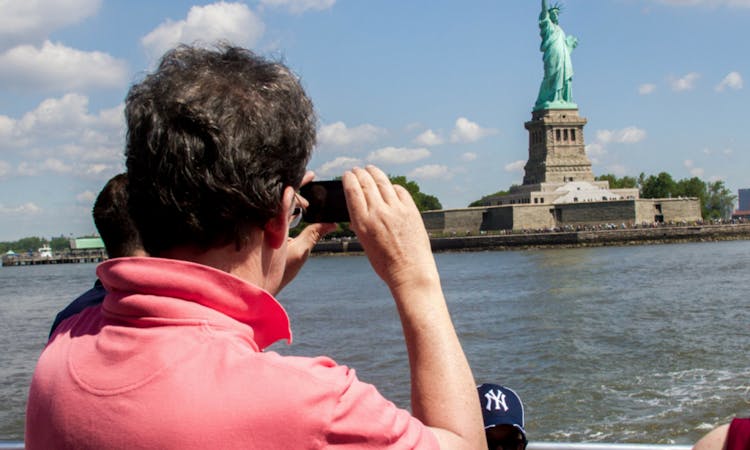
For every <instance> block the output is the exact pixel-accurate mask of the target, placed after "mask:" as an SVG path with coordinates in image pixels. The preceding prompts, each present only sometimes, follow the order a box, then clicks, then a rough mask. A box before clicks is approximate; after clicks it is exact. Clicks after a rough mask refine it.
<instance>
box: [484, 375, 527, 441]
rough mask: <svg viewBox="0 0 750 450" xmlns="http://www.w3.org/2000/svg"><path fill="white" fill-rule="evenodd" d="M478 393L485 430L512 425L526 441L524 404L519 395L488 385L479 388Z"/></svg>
mask: <svg viewBox="0 0 750 450" xmlns="http://www.w3.org/2000/svg"><path fill="white" fill-rule="evenodd" d="M477 391H478V392H479V403H480V405H481V406H482V418H483V419H484V429H485V430H486V429H488V428H492V427H494V426H497V425H512V426H514V427H516V428H517V429H518V431H520V432H521V434H522V435H523V438H524V439H526V430H525V429H524V428H523V403H521V398H520V397H519V396H518V394H516V393H515V392H514V391H513V390H512V389H510V388H507V387H505V386H500V385H499V384H488V383H485V384H482V385H479V386H477Z"/></svg>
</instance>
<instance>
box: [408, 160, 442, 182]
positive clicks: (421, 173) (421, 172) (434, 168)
mask: <svg viewBox="0 0 750 450" xmlns="http://www.w3.org/2000/svg"><path fill="white" fill-rule="evenodd" d="M408 177H409V178H414V179H417V180H449V179H451V178H453V174H452V173H451V172H450V170H448V167H447V166H443V165H439V164H429V165H426V166H422V167H417V168H416V169H414V170H412V171H411V172H409V174H408Z"/></svg>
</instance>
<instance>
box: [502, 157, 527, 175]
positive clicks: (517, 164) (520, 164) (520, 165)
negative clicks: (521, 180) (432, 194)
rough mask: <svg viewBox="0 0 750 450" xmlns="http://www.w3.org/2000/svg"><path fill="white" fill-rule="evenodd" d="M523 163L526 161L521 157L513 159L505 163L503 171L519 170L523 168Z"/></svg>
mask: <svg viewBox="0 0 750 450" xmlns="http://www.w3.org/2000/svg"><path fill="white" fill-rule="evenodd" d="M525 165H526V161H524V160H523V159H519V160H518V161H513V162H512V163H508V164H506V165H505V171H506V172H520V171H522V170H523V168H524V166H525Z"/></svg>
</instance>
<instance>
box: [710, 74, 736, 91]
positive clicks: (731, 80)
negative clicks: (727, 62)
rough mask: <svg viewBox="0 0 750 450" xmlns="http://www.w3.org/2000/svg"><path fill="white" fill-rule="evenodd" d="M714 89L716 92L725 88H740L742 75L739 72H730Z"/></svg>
mask: <svg viewBox="0 0 750 450" xmlns="http://www.w3.org/2000/svg"><path fill="white" fill-rule="evenodd" d="M714 89H716V91H717V92H724V90H725V89H734V90H739V89H742V75H740V73H739V72H730V73H729V74H728V75H727V76H725V77H724V79H723V80H721V83H719V84H717V85H716V87H715V88H714Z"/></svg>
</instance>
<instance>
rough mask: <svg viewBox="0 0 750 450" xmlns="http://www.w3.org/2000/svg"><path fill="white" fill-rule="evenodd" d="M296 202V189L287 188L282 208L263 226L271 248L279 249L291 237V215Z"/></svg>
mask: <svg viewBox="0 0 750 450" xmlns="http://www.w3.org/2000/svg"><path fill="white" fill-rule="evenodd" d="M293 201H294V188H293V187H291V186H287V187H285V188H284V193H283V194H282V196H281V208H279V212H278V214H276V215H275V216H274V217H271V218H270V219H269V220H268V222H266V224H265V225H264V226H263V236H264V239H265V240H266V243H267V244H268V245H269V246H271V248H274V249H279V248H281V246H282V245H283V244H284V242H286V239H287V237H289V215H290V214H291V212H292V211H291V208H292V202H293Z"/></svg>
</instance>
